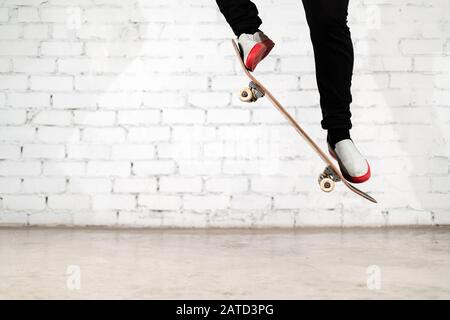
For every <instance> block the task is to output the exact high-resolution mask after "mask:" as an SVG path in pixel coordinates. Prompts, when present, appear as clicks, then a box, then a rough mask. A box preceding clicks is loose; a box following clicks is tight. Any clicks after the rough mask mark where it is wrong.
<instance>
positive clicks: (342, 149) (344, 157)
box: [328, 139, 370, 183]
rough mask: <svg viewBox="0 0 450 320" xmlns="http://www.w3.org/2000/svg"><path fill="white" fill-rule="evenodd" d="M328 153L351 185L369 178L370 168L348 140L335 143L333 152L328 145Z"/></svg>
mask: <svg viewBox="0 0 450 320" xmlns="http://www.w3.org/2000/svg"><path fill="white" fill-rule="evenodd" d="M328 151H329V152H330V154H331V156H333V158H335V159H336V160H337V161H338V163H339V167H340V169H341V172H342V175H343V176H344V178H345V179H346V180H348V181H350V182H353V183H362V182H365V181H367V180H369V178H370V166H369V163H368V162H367V160H366V159H365V158H364V157H363V156H362V155H361V153H360V152H359V151H358V149H356V146H355V144H354V143H353V141H352V140H350V139H344V140H341V141H339V142H338V143H336V147H335V148H334V150H333V149H332V148H331V146H330V144H328Z"/></svg>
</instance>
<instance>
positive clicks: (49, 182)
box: [22, 177, 66, 193]
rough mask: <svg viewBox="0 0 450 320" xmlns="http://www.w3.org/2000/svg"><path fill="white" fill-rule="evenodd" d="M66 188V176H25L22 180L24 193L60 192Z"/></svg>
mask: <svg viewBox="0 0 450 320" xmlns="http://www.w3.org/2000/svg"><path fill="white" fill-rule="evenodd" d="M65 189H66V179H64V178H48V177H46V178H25V179H24V180H23V182H22V192H24V193H58V192H64V191H65Z"/></svg>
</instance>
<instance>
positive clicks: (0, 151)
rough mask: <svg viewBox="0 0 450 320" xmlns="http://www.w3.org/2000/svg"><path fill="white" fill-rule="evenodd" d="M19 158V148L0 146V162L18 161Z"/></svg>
mask: <svg viewBox="0 0 450 320" xmlns="http://www.w3.org/2000/svg"><path fill="white" fill-rule="evenodd" d="M19 158H20V146H15V145H0V160H4V159H19Z"/></svg>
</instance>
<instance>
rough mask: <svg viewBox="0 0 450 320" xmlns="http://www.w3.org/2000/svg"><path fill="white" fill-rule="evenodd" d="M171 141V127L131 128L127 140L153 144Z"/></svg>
mask: <svg viewBox="0 0 450 320" xmlns="http://www.w3.org/2000/svg"><path fill="white" fill-rule="evenodd" d="M169 139H170V128H169V127H148V128H146V127H138V128H129V129H128V137H127V140H128V141H130V142H153V141H166V140H169Z"/></svg>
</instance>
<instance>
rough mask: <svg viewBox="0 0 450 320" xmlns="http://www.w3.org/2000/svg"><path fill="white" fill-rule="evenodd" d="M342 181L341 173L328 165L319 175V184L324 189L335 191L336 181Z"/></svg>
mask: <svg viewBox="0 0 450 320" xmlns="http://www.w3.org/2000/svg"><path fill="white" fill-rule="evenodd" d="M339 181H341V178H339V175H338V174H337V173H336V172H334V170H333V169H332V168H331V167H330V166H327V167H326V168H325V170H323V172H322V173H321V174H320V175H319V186H320V189H322V191H325V192H331V191H333V189H334V187H335V185H336V182H339Z"/></svg>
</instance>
